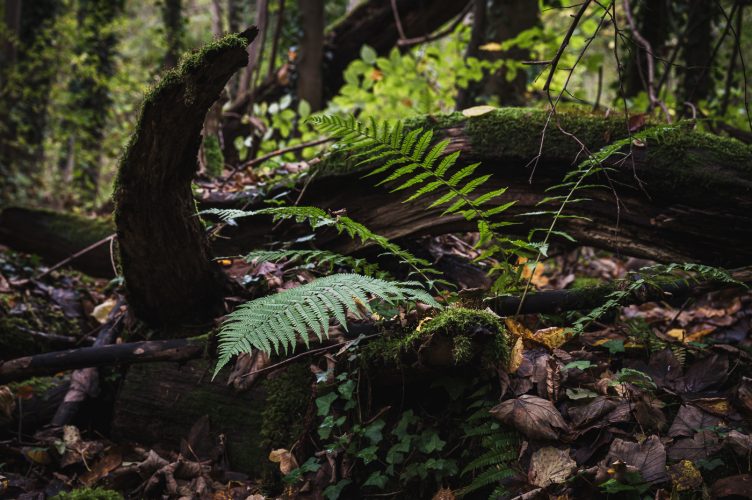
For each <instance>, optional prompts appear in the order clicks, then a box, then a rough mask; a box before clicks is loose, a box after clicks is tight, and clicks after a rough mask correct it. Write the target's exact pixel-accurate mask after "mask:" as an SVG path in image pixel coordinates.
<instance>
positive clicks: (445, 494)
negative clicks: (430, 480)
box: [431, 488, 457, 500]
mask: <svg viewBox="0 0 752 500" xmlns="http://www.w3.org/2000/svg"><path fill="white" fill-rule="evenodd" d="M455 498H457V497H455V496H454V492H453V491H452V490H451V489H450V488H439V490H438V491H437V492H436V493H434V495H433V497H432V498H431V500H454V499H455Z"/></svg>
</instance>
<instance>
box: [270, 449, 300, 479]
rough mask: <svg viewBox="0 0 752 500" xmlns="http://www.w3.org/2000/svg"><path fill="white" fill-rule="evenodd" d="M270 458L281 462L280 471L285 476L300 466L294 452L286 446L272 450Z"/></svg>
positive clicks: (275, 461)
mask: <svg viewBox="0 0 752 500" xmlns="http://www.w3.org/2000/svg"><path fill="white" fill-rule="evenodd" d="M269 460H270V461H271V462H274V463H276V464H279V471H280V472H281V473H282V475H284V476H286V475H288V474H289V473H290V472H292V471H293V470H294V469H297V468H298V462H297V461H296V460H295V457H294V456H293V454H292V453H290V452H289V451H288V450H285V449H284V448H279V449H277V450H272V452H271V453H269Z"/></svg>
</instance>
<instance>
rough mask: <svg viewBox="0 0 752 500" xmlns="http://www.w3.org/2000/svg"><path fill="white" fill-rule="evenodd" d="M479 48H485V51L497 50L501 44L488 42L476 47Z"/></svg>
mask: <svg viewBox="0 0 752 500" xmlns="http://www.w3.org/2000/svg"><path fill="white" fill-rule="evenodd" d="M478 48H479V49H480V50H485V51H487V52H499V51H501V50H502V46H501V44H500V43H499V42H488V43H484V44H483V45H481V46H480V47H478Z"/></svg>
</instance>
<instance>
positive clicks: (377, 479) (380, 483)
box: [363, 471, 389, 490]
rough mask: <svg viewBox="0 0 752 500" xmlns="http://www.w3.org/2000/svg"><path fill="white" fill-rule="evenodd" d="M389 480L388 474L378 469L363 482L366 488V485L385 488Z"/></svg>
mask: <svg viewBox="0 0 752 500" xmlns="http://www.w3.org/2000/svg"><path fill="white" fill-rule="evenodd" d="M387 481H389V478H388V477H387V476H385V475H384V474H382V473H381V471H376V472H374V473H373V474H371V475H370V476H368V479H366V482H365V483H363V487H364V488H365V487H366V486H375V487H376V488H379V489H381V490H383V489H384V487H385V486H386V483H387Z"/></svg>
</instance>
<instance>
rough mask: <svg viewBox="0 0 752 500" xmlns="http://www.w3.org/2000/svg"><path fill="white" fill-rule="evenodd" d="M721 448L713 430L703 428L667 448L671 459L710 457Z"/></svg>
mask: <svg viewBox="0 0 752 500" xmlns="http://www.w3.org/2000/svg"><path fill="white" fill-rule="evenodd" d="M720 449H721V442H720V440H719V439H718V436H717V435H716V433H715V432H712V431H708V430H704V431H700V432H698V433H696V434H695V435H694V436H692V437H691V438H683V439H679V440H678V441H676V442H675V443H674V444H673V446H671V448H669V450H668V456H669V458H670V459H671V460H700V459H706V458H710V457H711V456H713V455H715V454H716V453H718V451H719V450H720Z"/></svg>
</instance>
